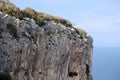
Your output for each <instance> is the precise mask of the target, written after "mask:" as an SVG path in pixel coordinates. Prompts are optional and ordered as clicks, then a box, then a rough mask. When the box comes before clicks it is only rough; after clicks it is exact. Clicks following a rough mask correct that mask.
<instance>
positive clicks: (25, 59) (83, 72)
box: [0, 12, 93, 80]
mask: <svg viewBox="0 0 120 80" xmlns="http://www.w3.org/2000/svg"><path fill="white" fill-rule="evenodd" d="M92 42H93V40H92V38H91V37H90V36H88V35H86V36H85V37H83V36H82V35H81V34H80V32H79V31H78V30H77V29H76V28H74V27H66V26H65V25H62V24H60V23H55V22H53V21H44V25H42V26H39V25H38V24H36V22H35V21H34V20H33V19H30V18H24V19H22V20H20V19H18V18H15V17H11V16H9V15H7V14H4V13H2V12H0V80H93V79H92V74H91V67H92V60H91V58H92V50H93V43H92Z"/></svg>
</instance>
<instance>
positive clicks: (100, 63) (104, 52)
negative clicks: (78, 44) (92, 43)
mask: <svg viewBox="0 0 120 80" xmlns="http://www.w3.org/2000/svg"><path fill="white" fill-rule="evenodd" d="M92 67H93V69H92V71H93V72H92V73H93V78H94V80H120V47H101V48H100V47H99V48H94V53H93V66H92Z"/></svg>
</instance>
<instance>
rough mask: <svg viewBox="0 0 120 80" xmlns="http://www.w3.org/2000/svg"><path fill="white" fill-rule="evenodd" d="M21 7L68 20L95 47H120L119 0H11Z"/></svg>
mask: <svg viewBox="0 0 120 80" xmlns="http://www.w3.org/2000/svg"><path fill="white" fill-rule="evenodd" d="M10 1H11V2H12V3H14V4H16V6H18V7H20V8H21V9H24V8H25V7H31V8H33V9H35V10H36V11H39V12H44V13H48V14H51V15H55V16H60V17H62V18H65V19H67V20H70V21H71V22H72V23H73V24H75V26H76V27H79V28H82V29H84V30H85V31H86V32H87V33H88V34H89V35H90V36H92V38H93V40H94V46H95V47H120V0H10Z"/></svg>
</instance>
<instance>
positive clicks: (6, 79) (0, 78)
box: [0, 72, 12, 80]
mask: <svg viewBox="0 0 120 80" xmlns="http://www.w3.org/2000/svg"><path fill="white" fill-rule="evenodd" d="M0 80H12V78H11V76H10V74H8V73H4V72H0Z"/></svg>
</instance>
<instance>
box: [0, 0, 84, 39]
mask: <svg viewBox="0 0 120 80" xmlns="http://www.w3.org/2000/svg"><path fill="white" fill-rule="evenodd" d="M0 11H1V12H3V13H5V14H9V15H10V16H14V17H16V18H19V19H21V20H22V19H24V18H32V19H34V20H35V21H36V23H37V24H38V25H39V26H42V25H43V24H44V21H53V22H55V23H61V24H62V25H64V26H66V27H71V28H73V26H72V23H71V22H70V21H68V20H65V19H63V18H60V17H57V16H51V15H48V14H45V13H41V12H37V11H35V10H34V9H32V8H29V7H27V8H25V9H24V10H20V9H19V8H18V7H16V6H15V5H14V4H12V3H11V2H10V1H9V0H0ZM75 30H76V31H77V33H78V34H80V35H81V37H82V38H85V37H86V32H85V31H84V30H82V29H80V28H78V29H75Z"/></svg>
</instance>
